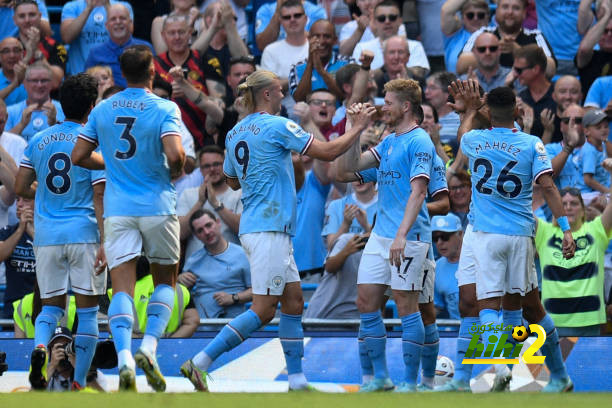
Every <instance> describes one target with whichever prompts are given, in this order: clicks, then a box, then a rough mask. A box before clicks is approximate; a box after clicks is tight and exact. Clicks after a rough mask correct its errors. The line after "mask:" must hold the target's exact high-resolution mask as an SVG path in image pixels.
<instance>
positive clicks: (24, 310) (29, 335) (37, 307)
mask: <svg viewBox="0 0 612 408" xmlns="http://www.w3.org/2000/svg"><path fill="white" fill-rule="evenodd" d="M41 309H42V302H41V301H40V290H39V289H38V284H37V283H36V280H34V292H31V293H28V294H27V295H25V296H24V297H22V298H21V299H18V300H16V301H14V302H13V321H14V322H15V324H14V326H13V331H14V333H15V338H17V339H33V338H34V325H35V322H36V318H37V317H38V314H39V313H40V311H41ZM75 317H76V299H75V297H74V296H69V297H68V302H67V303H66V307H65V309H64V316H63V317H62V319H61V320H60V322H59V325H60V326H64V327H67V328H69V329H72V328H73V326H74V323H75V320H76V319H75Z"/></svg>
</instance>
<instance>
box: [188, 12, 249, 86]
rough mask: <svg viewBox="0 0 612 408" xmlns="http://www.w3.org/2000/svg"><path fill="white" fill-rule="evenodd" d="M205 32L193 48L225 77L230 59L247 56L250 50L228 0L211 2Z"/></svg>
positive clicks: (206, 16)
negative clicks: (242, 36)
mask: <svg viewBox="0 0 612 408" xmlns="http://www.w3.org/2000/svg"><path fill="white" fill-rule="evenodd" d="M204 26H205V29H206V31H205V32H203V33H202V34H201V35H200V36H199V37H198V39H197V40H196V41H195V42H194V43H193V45H192V48H193V49H196V50H198V52H199V53H200V54H202V55H203V57H202V58H203V62H204V63H207V64H209V65H212V66H213V67H215V69H216V70H217V72H218V73H219V74H220V75H221V76H222V77H223V78H225V76H226V75H227V73H228V72H229V63H230V59H231V58H232V57H233V58H236V57H242V56H247V55H248V54H249V50H248V49H247V47H246V45H245V43H244V41H242V39H241V38H240V35H239V34H238V30H237V29H236V15H235V14H234V11H233V9H232V7H231V6H230V5H229V3H228V2H227V1H223V0H221V1H218V2H214V3H211V4H210V6H209V7H208V8H206V11H205V12H204Z"/></svg>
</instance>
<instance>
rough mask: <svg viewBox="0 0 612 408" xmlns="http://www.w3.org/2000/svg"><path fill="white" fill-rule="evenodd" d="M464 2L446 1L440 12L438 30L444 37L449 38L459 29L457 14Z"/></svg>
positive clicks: (462, 0) (459, 23) (463, 0)
mask: <svg viewBox="0 0 612 408" xmlns="http://www.w3.org/2000/svg"><path fill="white" fill-rule="evenodd" d="M465 2H466V0H446V2H445V3H444V4H443V5H442V9H441V10H440V28H442V32H443V33H444V35H445V36H447V37H450V36H451V35H453V34H455V33H456V32H457V31H459V30H460V29H461V20H459V17H457V12H458V11H459V10H461V7H463V5H464V4H465Z"/></svg>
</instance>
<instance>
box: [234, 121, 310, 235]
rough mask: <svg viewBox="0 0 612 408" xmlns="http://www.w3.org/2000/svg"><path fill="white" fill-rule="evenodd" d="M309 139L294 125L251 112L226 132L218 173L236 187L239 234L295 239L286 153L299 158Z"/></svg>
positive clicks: (292, 193) (293, 201)
mask: <svg viewBox="0 0 612 408" xmlns="http://www.w3.org/2000/svg"><path fill="white" fill-rule="evenodd" d="M313 140H314V138H313V136H312V135H310V134H309V133H307V132H306V131H304V129H302V128H301V127H300V126H298V125H297V124H296V123H295V122H293V121H291V120H289V119H286V118H283V117H280V116H274V115H270V114H268V113H265V112H257V113H252V114H250V115H248V116H247V117H245V118H244V119H242V120H241V121H240V122H238V123H237V124H236V126H234V127H233V128H232V130H230V131H229V132H227V136H226V139H225V148H226V151H227V153H226V155H225V161H224V162H223V172H224V173H225V174H226V176H228V177H233V178H237V179H238V180H239V182H240V186H241V187H242V204H243V211H242V217H241V218H240V235H242V234H248V233H251V232H266V231H270V232H274V231H276V232H286V233H288V234H290V235H294V234H295V226H296V221H295V217H296V203H297V199H296V192H295V178H294V175H293V164H292V162H291V151H295V152H298V153H305V152H306V150H308V147H309V146H310V144H311V143H312V141H313Z"/></svg>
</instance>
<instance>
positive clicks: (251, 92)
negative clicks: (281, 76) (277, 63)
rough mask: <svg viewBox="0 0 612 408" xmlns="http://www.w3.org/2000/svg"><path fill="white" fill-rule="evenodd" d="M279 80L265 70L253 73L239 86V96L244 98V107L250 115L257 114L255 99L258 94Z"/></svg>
mask: <svg viewBox="0 0 612 408" xmlns="http://www.w3.org/2000/svg"><path fill="white" fill-rule="evenodd" d="M276 79H278V77H277V76H276V74H275V73H273V72H270V71H265V70H259V71H255V72H253V73H252V74H251V75H249V76H248V77H246V80H245V81H244V82H243V83H241V84H240V85H238V95H239V96H242V97H243V100H244V106H245V107H246V108H247V111H248V112H250V113H253V112H255V105H256V103H255V97H256V96H257V94H258V93H259V92H260V91H262V90H264V89H266V88H268V87H270V85H272V84H273V82H274V80H276Z"/></svg>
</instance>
